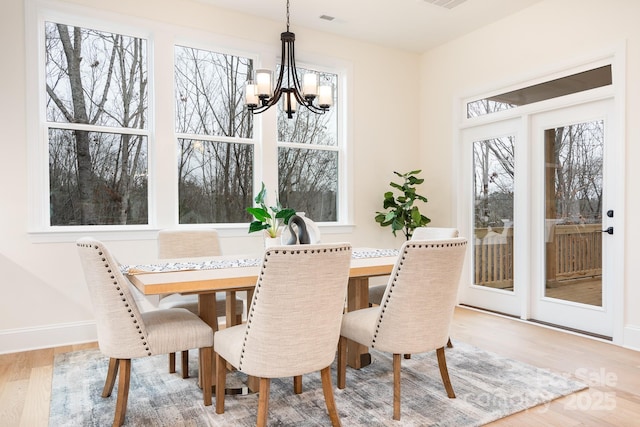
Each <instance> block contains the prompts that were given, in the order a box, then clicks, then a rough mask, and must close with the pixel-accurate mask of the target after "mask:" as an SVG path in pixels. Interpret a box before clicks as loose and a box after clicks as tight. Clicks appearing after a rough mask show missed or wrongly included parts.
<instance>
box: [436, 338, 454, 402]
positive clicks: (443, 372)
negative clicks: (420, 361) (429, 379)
mask: <svg viewBox="0 0 640 427" xmlns="http://www.w3.org/2000/svg"><path fill="white" fill-rule="evenodd" d="M436 355H437V356H438V367H439V368H440V376H441V377H442V383H443V384H444V388H445V389H446V390H447V396H449V397H450V398H451V399H453V398H455V397H456V394H455V393H454V392H453V386H452V385H451V380H450V379H449V370H448V369H447V359H446V358H445V355H444V347H440V348H439V349H437V350H436Z"/></svg>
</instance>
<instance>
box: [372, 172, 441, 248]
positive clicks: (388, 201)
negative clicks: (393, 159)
mask: <svg viewBox="0 0 640 427" xmlns="http://www.w3.org/2000/svg"><path fill="white" fill-rule="evenodd" d="M420 172H422V171H421V170H414V171H410V172H407V173H399V172H396V171H394V172H393V173H394V174H396V175H397V176H398V177H400V178H402V180H403V182H402V183H401V184H398V183H395V182H390V183H389V185H390V186H391V187H392V188H393V189H394V190H398V191H399V192H400V194H398V195H396V194H394V191H393V190H392V191H387V192H386V193H384V201H383V208H384V209H385V211H383V212H376V216H375V220H376V222H377V223H379V224H380V226H381V227H387V226H389V225H390V226H391V232H392V233H393V235H394V236H395V235H396V232H397V231H399V230H402V232H403V234H404V236H405V238H406V239H407V240H409V239H411V235H412V234H413V230H415V229H416V228H418V227H424V226H425V225H427V224H428V223H430V222H431V220H430V219H429V218H427V217H426V216H424V215H423V214H422V213H421V212H420V209H419V208H418V206H416V205H414V203H415V202H416V200H419V201H421V202H424V203H427V198H426V197H424V196H421V195H420V194H418V193H417V191H416V186H417V185H419V184H422V183H423V182H424V179H422V178H419V177H418V176H417V175H418V174H419V173H420Z"/></svg>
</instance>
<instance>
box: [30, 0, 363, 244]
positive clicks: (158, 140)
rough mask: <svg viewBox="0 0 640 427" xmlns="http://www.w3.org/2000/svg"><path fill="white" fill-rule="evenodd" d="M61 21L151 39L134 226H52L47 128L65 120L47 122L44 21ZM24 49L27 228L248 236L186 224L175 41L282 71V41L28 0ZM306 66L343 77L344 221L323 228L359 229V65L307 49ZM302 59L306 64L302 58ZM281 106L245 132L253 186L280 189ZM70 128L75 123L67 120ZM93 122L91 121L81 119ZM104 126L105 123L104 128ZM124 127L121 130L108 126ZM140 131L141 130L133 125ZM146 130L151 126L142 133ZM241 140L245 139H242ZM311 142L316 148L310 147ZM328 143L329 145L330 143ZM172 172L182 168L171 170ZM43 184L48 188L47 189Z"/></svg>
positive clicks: (68, 237)
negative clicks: (143, 184)
mask: <svg viewBox="0 0 640 427" xmlns="http://www.w3.org/2000/svg"><path fill="white" fill-rule="evenodd" d="M46 21H51V22H61V23H65V24H67V25H74V26H80V27H85V28H91V29H95V30H100V31H106V32H113V33H118V34H126V35H128V36H132V37H139V38H143V39H145V40H147V73H148V74H147V75H148V88H149V89H148V105H147V123H148V126H147V129H146V136H147V144H148V175H149V178H148V189H147V191H148V212H149V213H148V223H147V224H134V225H78V226H51V225H49V213H48V210H49V206H50V205H49V201H48V197H49V186H48V179H49V178H48V174H49V165H48V142H47V129H48V128H49V127H60V126H59V125H60V124H58V123H50V124H47V123H46V111H45V105H46V93H45V91H44V82H45V78H44V76H45V73H44V63H45V59H44V58H45V55H44V23H45V22H46ZM25 26H26V34H25V42H26V43H25V44H26V49H25V54H26V66H27V75H26V96H27V155H28V159H29V161H28V171H27V174H28V180H29V181H28V205H29V216H28V219H27V221H28V234H29V236H30V238H31V240H32V241H34V242H60V241H67V242H70V241H74V240H75V239H77V238H78V237H81V236H84V235H86V234H87V233H91V234H93V235H94V236H96V237H99V238H101V239H104V240H116V239H143V240H144V239H155V238H156V234H157V231H158V230H159V229H162V228H173V227H180V228H201V227H211V226H215V227H216V228H217V229H219V230H220V233H221V236H223V237H227V236H228V237H236V236H238V237H239V236H246V235H247V229H248V221H247V223H226V224H222V223H217V224H179V214H178V200H179V199H178V177H177V162H178V159H177V156H176V154H175V153H176V151H175V150H176V147H177V141H178V138H179V137H181V135H183V134H178V133H177V132H176V127H175V101H174V99H175V98H174V94H175V79H174V49H175V47H176V46H186V47H193V48H197V49H205V50H212V51H215V52H220V53H227V54H234V55H242V56H245V57H248V58H251V59H253V61H254V68H272V69H275V64H276V61H277V60H278V55H279V46H276V45H275V44H274V45H265V44H262V43H260V42H252V41H247V40H243V39H240V38H239V37H231V36H223V35H220V34H215V33H211V32H206V31H203V30H200V29H197V28H187V27H179V26H177V25H171V24H166V23H161V22H157V21H152V20H145V19H142V18H137V17H132V16H128V15H122V14H118V13H115V12H108V11H104V10H99V9H92V8H88V7H83V6H78V5H69V4H66V3H63V2H60V1H58V0H26V1H25ZM302 59H303V60H304V64H314V65H313V68H315V69H318V70H326V71H330V72H332V73H335V74H337V75H338V80H339V86H338V91H339V93H338V102H339V103H340V106H339V110H338V114H339V115H340V116H339V117H338V146H337V151H338V153H339V154H338V159H339V160H338V161H339V164H338V174H339V176H338V180H339V187H338V200H337V203H338V210H337V215H338V221H336V222H329V223H321V225H322V229H323V233H344V232H350V231H351V230H352V228H353V225H352V224H353V219H352V218H353V202H352V201H351V199H352V198H350V197H348V195H349V194H352V192H351V191H350V190H351V188H352V184H351V183H352V181H353V179H352V177H351V175H352V172H351V171H352V170H353V168H352V162H351V160H350V156H349V153H350V151H351V150H350V144H351V143H350V141H351V139H352V138H350V137H349V132H348V130H347V129H348V128H349V126H347V120H348V119H349V117H351V116H352V115H351V114H349V108H348V107H349V105H350V104H351V102H348V99H349V97H350V94H349V92H348V91H347V87H348V86H347V81H348V80H349V79H350V78H351V75H352V66H351V65H350V64H348V63H345V62H344V61H341V60H336V59H335V58H327V57H325V56H322V57H319V56H314V55H308V56H306V57H305V56H304V55H302ZM301 64H303V62H301ZM275 110H276V109H275V108H272V109H270V110H269V111H267V112H265V113H263V114H259V115H256V116H255V117H254V131H253V138H252V140H250V141H252V142H250V141H249V140H247V139H246V138H242V143H248V142H249V143H252V144H253V145H254V165H253V167H254V169H253V177H254V182H253V189H254V193H255V192H257V191H259V189H260V183H261V182H265V184H266V185H267V188H269V189H276V188H277V182H278V181H277V173H278V171H277V169H278V168H277V164H278V163H277V150H278V146H279V144H278V141H277V129H276V115H275ZM62 125H63V126H64V127H65V128H67V129H69V128H70V126H67V125H72V124H64V123H63V124H62ZM76 126H87V125H76ZM100 129H101V130H105V129H104V128H100ZM108 130H109V131H114V132H117V131H119V129H117V128H115V129H108ZM124 131H125V132H126V133H134V134H137V133H139V132H141V131H140V130H137V129H126V130H124ZM142 132H144V131H142ZM238 142H240V141H238ZM308 148H311V147H308ZM323 148H324V147H323ZM168 170H171V171H175V173H172V174H169V173H166V171H168ZM43 190H44V191H43Z"/></svg>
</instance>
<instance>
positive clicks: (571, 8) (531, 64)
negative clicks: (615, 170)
mask: <svg viewBox="0 0 640 427" xmlns="http://www.w3.org/2000/svg"><path fill="white" fill-rule="evenodd" d="M639 16H640V2H639V1H637V0H545V1H543V2H541V3H538V4H536V5H534V6H532V7H530V8H529V9H526V10H524V11H522V12H521V13H519V14H516V15H513V16H512V17H509V18H508V19H505V20H502V21H500V22H497V23H495V24H493V25H490V26H487V27H485V28H482V29H480V30H478V31H475V32H474V33H472V34H469V35H467V36H465V37H462V38H459V39H457V40H455V41H453V42H450V43H448V44H445V45H443V46H440V47H438V48H436V49H433V50H432V51H430V52H427V53H426V54H424V55H423V57H422V60H421V69H422V71H421V76H422V79H421V83H422V98H423V99H428V100H429V102H428V103H426V104H424V105H425V108H424V109H423V111H422V116H421V123H420V124H421V131H420V133H421V137H420V140H421V142H422V146H423V147H424V149H423V151H422V152H421V162H420V163H421V165H422V167H423V168H424V169H425V170H427V171H429V175H430V177H431V181H429V182H427V187H426V192H427V193H428V194H429V195H430V202H431V204H432V206H433V207H434V209H433V210H432V212H433V214H434V216H437V217H441V218H447V217H451V215H454V214H455V213H454V208H455V207H454V205H455V197H456V194H455V191H454V188H455V187H454V182H453V180H451V179H450V178H451V174H450V173H449V172H448V169H449V167H450V166H452V165H455V161H454V159H453V155H454V151H453V143H454V138H455V132H454V129H455V125H456V123H454V115H453V111H454V108H457V107H458V106H457V105H454V101H455V99H456V98H458V97H460V96H463V95H467V96H470V95H472V94H474V93H478V91H484V90H486V91H489V90H497V89H499V88H501V87H504V86H505V85H511V84H517V83H518V82H519V80H521V79H522V80H524V79H527V78H531V77H532V76H533V75H534V74H535V73H536V72H545V71H547V72H548V71H550V70H553V69H554V68H558V67H562V66H565V65H566V64H567V63H570V62H571V61H577V60H579V59H580V58H586V57H589V56H591V55H593V54H594V52H599V51H602V50H608V49H612V48H614V47H616V46H619V45H621V44H623V43H626V81H625V82H624V84H625V85H626V129H625V130H624V131H623V137H624V138H625V141H626V143H625V151H626V164H625V171H626V176H625V178H624V180H625V188H626V194H625V204H626V209H625V212H624V218H625V223H624V232H625V248H624V250H625V254H626V255H625V259H624V265H625V267H624V274H623V276H622V277H624V291H625V296H624V325H623V327H624V336H623V339H622V342H623V344H624V345H625V346H628V347H633V348H637V349H640V310H638V307H639V306H640V286H638V282H639V280H638V274H637V272H636V271H635V268H637V265H636V263H637V261H638V259H639V257H640V249H639V248H638V245H637V244H636V242H638V241H640V224H639V223H638V222H636V221H635V220H634V218H635V217H636V213H637V212H638V211H639V209H640V198H639V197H637V195H638V189H637V188H638V187H637V183H638V182H640V168H638V167H637V164H638V162H639V161H640V144H638V140H639V138H640V126H638V121H637V117H640V96H639V94H640V79H639V78H638V76H640V26H639V25H638V17H639ZM532 73H533V74H532ZM441 177H443V178H441ZM620 229H622V227H620Z"/></svg>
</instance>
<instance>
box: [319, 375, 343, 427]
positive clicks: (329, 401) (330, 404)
mask: <svg viewBox="0 0 640 427" xmlns="http://www.w3.org/2000/svg"><path fill="white" fill-rule="evenodd" d="M320 376H321V377H322V392H323V393H324V402H325V404H326V405H327V411H329V418H331V425H332V426H333V427H340V426H341V424H340V418H339V417H338V410H337V408H336V401H335V399H334V398H333V386H332V385H331V367H330V366H327V367H326V368H324V369H323V370H322V371H320Z"/></svg>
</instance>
